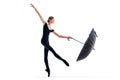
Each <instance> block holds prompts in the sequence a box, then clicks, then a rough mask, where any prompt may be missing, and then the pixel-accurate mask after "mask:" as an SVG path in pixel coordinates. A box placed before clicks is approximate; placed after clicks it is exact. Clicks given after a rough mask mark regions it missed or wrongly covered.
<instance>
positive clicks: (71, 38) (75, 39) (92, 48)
mask: <svg viewBox="0 0 120 80" xmlns="http://www.w3.org/2000/svg"><path fill="white" fill-rule="evenodd" d="M69 39H73V40H75V41H77V42H79V43H81V44H85V43H83V42H81V41H79V40H77V39H75V38H73V37H71V38H69ZM69 39H68V40H69ZM92 49H93V50H95V48H92Z"/></svg>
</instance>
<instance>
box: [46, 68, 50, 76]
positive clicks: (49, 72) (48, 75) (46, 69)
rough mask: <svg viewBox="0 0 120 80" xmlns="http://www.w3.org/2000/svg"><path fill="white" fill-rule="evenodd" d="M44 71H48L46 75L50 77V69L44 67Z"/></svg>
mask: <svg viewBox="0 0 120 80" xmlns="http://www.w3.org/2000/svg"><path fill="white" fill-rule="evenodd" d="M45 71H46V72H47V73H48V77H50V69H45Z"/></svg>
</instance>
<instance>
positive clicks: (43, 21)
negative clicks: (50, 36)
mask: <svg viewBox="0 0 120 80" xmlns="http://www.w3.org/2000/svg"><path fill="white" fill-rule="evenodd" d="M31 7H33V8H34V10H35V11H36V13H37V14H38V16H39V18H40V19H41V21H42V23H43V24H45V23H46V22H45V20H44V19H43V17H42V16H41V14H40V13H39V12H38V10H37V9H36V7H35V6H34V5H33V4H31Z"/></svg>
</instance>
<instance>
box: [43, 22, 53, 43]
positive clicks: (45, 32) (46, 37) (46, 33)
mask: <svg viewBox="0 0 120 80" xmlns="http://www.w3.org/2000/svg"><path fill="white" fill-rule="evenodd" d="M53 31H54V30H53V29H52V30H50V29H49V28H48V25H47V23H45V24H44V26H43V36H42V39H41V43H42V44H44V45H45V44H49V34H50V32H53Z"/></svg>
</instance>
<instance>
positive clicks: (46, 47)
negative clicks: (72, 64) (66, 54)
mask: <svg viewBox="0 0 120 80" xmlns="http://www.w3.org/2000/svg"><path fill="white" fill-rule="evenodd" d="M53 31H54V30H53V29H52V30H50V29H49V28H48V25H47V23H45V24H44V26H43V36H42V39H41V43H42V44H43V46H44V62H45V65H46V71H47V72H48V77H49V76H50V69H49V64H48V51H51V52H52V53H53V54H54V56H55V57H56V58H58V59H59V60H61V61H63V62H64V63H65V64H66V65H67V66H69V63H68V62H67V61H66V60H64V59H63V58H61V57H60V56H59V55H58V54H57V53H56V52H55V50H54V49H53V48H52V47H51V46H50V45H49V34H50V32H53Z"/></svg>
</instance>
